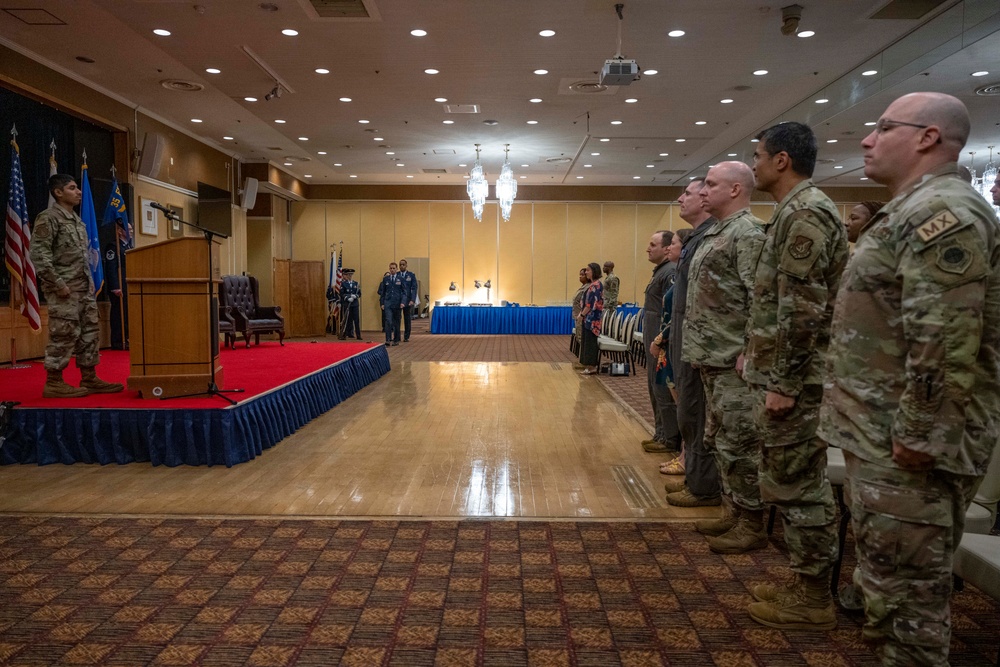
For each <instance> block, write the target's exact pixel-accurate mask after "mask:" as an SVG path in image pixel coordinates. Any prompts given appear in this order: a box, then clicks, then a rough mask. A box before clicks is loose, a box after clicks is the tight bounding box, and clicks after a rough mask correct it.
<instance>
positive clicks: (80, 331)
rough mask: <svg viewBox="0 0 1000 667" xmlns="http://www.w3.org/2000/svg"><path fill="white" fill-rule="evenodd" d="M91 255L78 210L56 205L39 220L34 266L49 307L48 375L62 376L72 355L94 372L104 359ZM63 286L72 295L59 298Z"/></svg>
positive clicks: (34, 233) (34, 236)
mask: <svg viewBox="0 0 1000 667" xmlns="http://www.w3.org/2000/svg"><path fill="white" fill-rule="evenodd" d="M88 252H89V246H88V240H87V228H86V227H85V226H84V224H83V220H81V219H80V216H79V215H77V214H76V212H75V211H67V210H66V209H65V208H63V207H62V206H60V205H58V204H56V205H54V206H50V207H49V208H47V209H45V210H44V211H42V212H41V213H39V214H38V217H37V218H35V226H34V229H33V231H32V234H31V261H32V263H34V265H35V272H36V274H37V275H38V282H39V284H40V285H41V287H42V292H43V293H44V294H45V301H46V303H47V304H48V314H49V344H48V346H46V348H45V370H47V371H62V370H63V369H64V368H66V366H67V365H69V360H70V357H72V356H73V355H76V365H77V366H78V367H80V368H93V367H94V366H96V365H97V362H98V360H99V357H98V344H99V342H100V328H99V324H98V314H97V299H96V296H95V294H94V279H93V277H92V276H91V274H90V261H89V256H88ZM63 287H68V288H69V291H70V293H69V296H60V295H59V291H60V290H62V288H63Z"/></svg>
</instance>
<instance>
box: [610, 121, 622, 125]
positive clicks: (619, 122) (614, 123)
mask: <svg viewBox="0 0 1000 667" xmlns="http://www.w3.org/2000/svg"><path fill="white" fill-rule="evenodd" d="M611 124H612V125H621V124H622V122H621V121H620V120H613V121H611Z"/></svg>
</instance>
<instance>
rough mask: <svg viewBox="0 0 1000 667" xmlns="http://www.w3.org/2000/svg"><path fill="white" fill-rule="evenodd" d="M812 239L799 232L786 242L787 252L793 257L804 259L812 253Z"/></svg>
mask: <svg viewBox="0 0 1000 667" xmlns="http://www.w3.org/2000/svg"><path fill="white" fill-rule="evenodd" d="M812 247H813V240H812V239H811V238H809V237H808V236H802V235H801V234H799V235H798V236H796V237H795V238H794V239H792V242H791V243H790V244H788V254H789V255H791V256H792V257H794V258H795V259H806V258H808V257H809V255H811V254H812Z"/></svg>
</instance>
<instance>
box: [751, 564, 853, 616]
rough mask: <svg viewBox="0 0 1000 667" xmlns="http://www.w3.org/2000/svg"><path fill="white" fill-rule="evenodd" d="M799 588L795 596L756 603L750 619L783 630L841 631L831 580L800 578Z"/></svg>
mask: <svg viewBox="0 0 1000 667" xmlns="http://www.w3.org/2000/svg"><path fill="white" fill-rule="evenodd" d="M798 581H799V586H798V588H797V590H795V591H794V592H793V593H792V594H790V595H787V596H784V597H778V598H777V599H776V600H774V601H773V602H754V603H753V604H751V605H750V606H749V607H748V611H749V612H750V618H752V619H753V620H755V621H757V622H758V623H760V624H762V625H766V626H768V627H769V628H778V629H779V630H832V629H834V628H835V627H837V612H836V609H834V606H833V598H832V597H831V596H830V583H829V577H828V576H819V577H809V576H805V575H801V576H799V577H798Z"/></svg>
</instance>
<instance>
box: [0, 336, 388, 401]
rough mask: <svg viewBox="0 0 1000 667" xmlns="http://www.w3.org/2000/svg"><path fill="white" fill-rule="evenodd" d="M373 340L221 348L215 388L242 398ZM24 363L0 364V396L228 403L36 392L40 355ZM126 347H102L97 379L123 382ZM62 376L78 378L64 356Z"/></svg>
mask: <svg viewBox="0 0 1000 667" xmlns="http://www.w3.org/2000/svg"><path fill="white" fill-rule="evenodd" d="M371 347H377V346H376V345H374V344H367V343H286V344H285V345H284V346H281V345H279V344H278V343H275V342H265V343H261V344H260V345H259V346H252V347H249V348H245V347H242V346H238V347H237V348H236V349H235V350H229V349H223V350H222V351H221V352H220V361H221V364H222V369H223V374H222V377H223V380H224V381H223V382H222V383H220V385H219V388H220V389H245V390H246V391H245V392H244V393H242V394H226V395H227V396H229V397H230V398H232V399H233V400H234V401H245V400H247V399H249V398H253V397H254V396H257V395H259V394H263V393H264V392H267V391H270V390H272V389H275V388H276V387H280V386H282V385H284V384H287V383H289V382H291V381H292V380H295V379H297V378H300V377H303V376H305V375H308V374H310V373H314V372H316V371H318V370H319V369H321V368H326V367H327V366H330V365H332V364H335V363H337V362H338V361H343V360H344V359H346V358H348V357H352V356H354V355H355V354H357V353H358V352H363V351H365V350H367V349H369V348H371ZM26 363H28V364H30V368H24V369H3V370H0V378H3V382H2V384H0V401H19V402H20V403H21V406H20V407H22V408H119V409H129V408H141V409H163V410H178V409H181V408H184V409H195V410H196V409H209V408H224V407H226V406H227V405H228V403H226V402H225V401H224V400H222V399H221V398H219V397H217V396H203V397H198V398H176V399H172V400H169V401H161V400H158V399H142V398H139V394H138V393H136V392H134V391H128V390H126V391H124V392H122V393H120V394H91V395H90V396H84V397H83V398H42V385H44V384H45V369H44V368H43V367H42V362H41V360H36V361H31V362H26ZM128 364H129V359H128V352H121V351H117V350H104V351H102V352H101V364H100V365H99V366H98V367H97V373H98V375H99V376H100V377H101V379H102V380H107V381H108V382H121V383H122V384H126V381H127V379H128ZM63 377H65V378H66V381H67V382H69V383H70V384H72V385H74V386H77V385H79V384H80V371H79V370H77V368H76V364H75V363H73V362H70V365H69V368H67V369H66V372H65V373H64V374H63Z"/></svg>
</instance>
